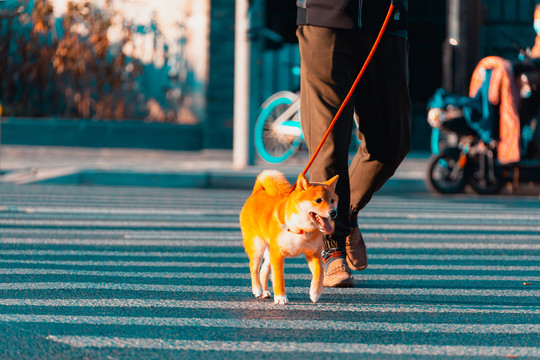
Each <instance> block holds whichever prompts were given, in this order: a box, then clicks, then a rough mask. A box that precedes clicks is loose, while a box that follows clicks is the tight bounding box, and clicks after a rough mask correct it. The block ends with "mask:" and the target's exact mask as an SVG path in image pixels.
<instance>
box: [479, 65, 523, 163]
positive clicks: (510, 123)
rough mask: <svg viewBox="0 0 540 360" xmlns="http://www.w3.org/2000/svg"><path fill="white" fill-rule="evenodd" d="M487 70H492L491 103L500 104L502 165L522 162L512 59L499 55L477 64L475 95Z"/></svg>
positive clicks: (499, 155) (516, 93) (517, 103)
mask: <svg viewBox="0 0 540 360" xmlns="http://www.w3.org/2000/svg"><path fill="white" fill-rule="evenodd" d="M483 69H486V70H492V72H491V81H490V84H489V95H488V97H489V102H490V103H491V104H493V105H498V106H499V114H500V123H499V144H498V146H497V160H499V162H500V163H501V164H509V163H513V162H518V161H519V160H520V158H521V154H520V149H519V139H520V133H521V128H520V123H519V112H518V106H519V93H518V91H517V88H516V84H515V81H514V73H513V71H512V66H511V64H510V61H508V60H505V59H503V58H500V57H497V56H488V57H486V58H484V59H482V60H480V62H479V63H478V65H476V68H475V69H474V72H473V75H472V78H471V84H470V87H469V96H471V97H474V96H475V95H476V93H477V92H478V90H479V89H480V87H481V86H482V83H483V81H484V78H485V72H484V71H483Z"/></svg>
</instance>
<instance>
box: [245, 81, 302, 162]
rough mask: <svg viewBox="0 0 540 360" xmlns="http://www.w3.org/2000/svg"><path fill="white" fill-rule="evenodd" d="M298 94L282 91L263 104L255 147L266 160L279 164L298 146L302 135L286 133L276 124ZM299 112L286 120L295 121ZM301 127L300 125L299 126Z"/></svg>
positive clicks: (258, 121)
mask: <svg viewBox="0 0 540 360" xmlns="http://www.w3.org/2000/svg"><path fill="white" fill-rule="evenodd" d="M297 98H298V95H297V94H295V93H292V92H290V91H282V92H279V93H276V94H274V95H272V97H270V98H269V99H268V100H267V101H266V102H265V103H264V104H263V105H262V109H261V112H260V113H259V116H258V117H257V123H256V124H255V148H256V149H257V152H258V153H259V155H260V156H261V158H263V159H264V160H265V161H268V162H269V163H272V164H277V163H280V162H283V161H285V160H287V159H288V158H289V157H290V156H291V155H292V154H293V153H294V152H295V151H296V149H297V148H298V146H299V145H300V142H301V137H300V136H297V135H292V134H290V133H284V132H282V131H280V128H279V127H278V126H277V125H279V124H276V119H277V118H278V117H279V116H280V115H281V114H283V113H284V112H285V111H286V110H287V109H288V108H289V106H290V105H291V104H293V103H294V101H295V100H296V99H297ZM297 117H298V112H295V113H294V114H292V116H291V117H290V118H288V119H286V120H288V121H289V120H290V121H293V122H297V121H299V119H297ZM298 128H299V127H298Z"/></svg>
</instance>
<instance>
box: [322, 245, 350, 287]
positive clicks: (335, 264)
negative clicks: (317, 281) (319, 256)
mask: <svg viewBox="0 0 540 360" xmlns="http://www.w3.org/2000/svg"><path fill="white" fill-rule="evenodd" d="M323 285H324V286H325V287H353V286H354V280H353V277H352V274H351V270H350V269H349V267H348V266H347V261H346V260H345V255H344V254H343V253H341V252H339V251H336V252H334V253H333V254H332V255H331V256H330V257H329V258H327V259H325V260H324V281H323Z"/></svg>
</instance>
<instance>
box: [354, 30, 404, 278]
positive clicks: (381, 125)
mask: <svg viewBox="0 0 540 360" xmlns="http://www.w3.org/2000/svg"><path fill="white" fill-rule="evenodd" d="M358 36H359V37H360V39H359V41H358V42H359V43H365V42H366V41H365V39H366V38H368V39H369V40H368V42H370V43H373V40H374V36H373V35H370V34H368V33H362V32H359V33H358ZM408 48H409V46H408V42H407V40H405V39H402V38H398V37H394V36H385V37H383V39H382V40H381V42H380V44H379V48H378V49H377V51H376V52H375V55H374V57H373V59H372V61H371V63H370V64H369V66H368V68H367V70H366V72H365V74H364V79H362V81H361V82H360V84H359V87H358V89H357V91H356V92H355V110H356V112H357V114H358V116H359V126H358V129H359V138H360V140H361V141H362V142H361V145H360V147H359V149H358V152H357V153H356V155H355V157H354V159H353V161H352V163H351V166H350V169H349V178H350V186H351V202H350V207H351V209H350V226H351V230H350V235H349V236H348V237H347V239H346V242H345V243H346V251H347V263H348V265H349V267H350V268H351V269H353V270H363V269H365V268H366V267H367V254H366V246H365V244H364V240H363V238H362V234H361V233H360V230H359V229H358V222H357V215H358V211H360V210H361V209H363V208H364V207H365V206H366V205H367V204H368V203H369V201H370V200H371V197H372V196H373V194H374V193H375V192H376V191H377V190H379V189H380V188H381V187H382V186H383V185H384V183H385V182H386V181H387V180H388V179H389V178H390V177H391V176H392V175H393V174H394V172H395V171H396V169H397V167H398V166H399V164H401V162H402V161H403V159H404V158H405V156H406V155H407V153H408V152H409V149H410V142H411V140H410V137H411V134H410V126H411V105H410V99H409V89H408V83H409V70H408ZM360 50H362V49H360ZM364 56H367V55H364Z"/></svg>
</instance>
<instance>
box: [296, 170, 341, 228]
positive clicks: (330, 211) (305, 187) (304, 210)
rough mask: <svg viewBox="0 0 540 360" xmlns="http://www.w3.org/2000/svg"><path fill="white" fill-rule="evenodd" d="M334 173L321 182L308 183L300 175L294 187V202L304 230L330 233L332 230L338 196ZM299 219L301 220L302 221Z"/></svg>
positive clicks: (336, 177)
mask: <svg viewBox="0 0 540 360" xmlns="http://www.w3.org/2000/svg"><path fill="white" fill-rule="evenodd" d="M338 178H339V176H338V175H336V176H334V177H333V178H331V179H330V180H328V181H325V182H322V183H315V182H314V183H309V182H308V181H307V179H306V178H305V176H304V175H300V176H299V177H298V180H297V181H296V187H295V189H294V195H293V196H294V203H295V205H296V207H297V209H298V215H299V220H300V219H302V220H303V222H304V224H303V226H302V228H303V229H305V230H313V231H315V230H316V229H318V230H320V231H321V232H323V233H327V234H330V233H332V232H333V231H334V221H333V219H335V218H336V216H337V204H338V196H337V195H336V184H337V180H338ZM302 220H301V221H302Z"/></svg>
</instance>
